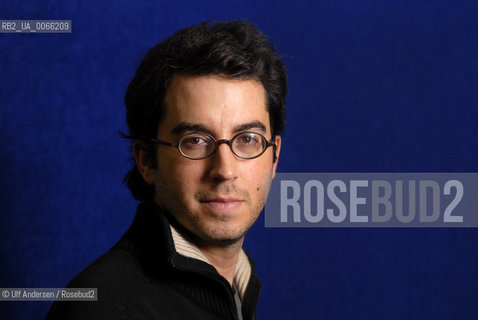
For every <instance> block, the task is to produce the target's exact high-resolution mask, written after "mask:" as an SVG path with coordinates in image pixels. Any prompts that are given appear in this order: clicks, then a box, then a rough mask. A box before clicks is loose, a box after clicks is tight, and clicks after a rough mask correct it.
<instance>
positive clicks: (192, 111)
mask: <svg viewBox="0 0 478 320" xmlns="http://www.w3.org/2000/svg"><path fill="white" fill-rule="evenodd" d="M165 106H166V112H165V115H164V117H163V119H162V120H161V123H160V126H159V130H160V131H168V130H171V129H172V128H173V127H174V126H176V125H177V124H179V123H183V122H185V123H193V124H194V123H197V124H201V125H204V126H206V127H207V128H208V129H209V130H211V131H213V132H216V133H217V134H226V133H228V132H229V131H230V130H232V128H234V127H237V126H240V125H242V124H245V123H250V122H253V121H259V122H261V123H263V124H264V126H265V127H266V129H267V130H266V131H267V132H269V131H270V124H269V122H270V119H269V112H268V111H267V107H266V95H265V90H264V87H263V85H262V84H261V83H260V82H259V81H256V80H235V79H229V78H224V77H220V76H215V75H210V76H176V77H175V78H173V79H172V81H171V82H170V86H169V88H168V90H167V92H166V96H165Z"/></svg>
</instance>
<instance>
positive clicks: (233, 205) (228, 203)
mask: <svg viewBox="0 0 478 320" xmlns="http://www.w3.org/2000/svg"><path fill="white" fill-rule="evenodd" d="M200 202H201V203H202V204H204V205H206V206H208V207H209V208H211V209H213V210H214V211H221V212H232V211H234V210H237V209H238V208H239V207H240V206H241V205H242V203H243V202H244V200H241V199H235V198H211V199H204V200H200Z"/></svg>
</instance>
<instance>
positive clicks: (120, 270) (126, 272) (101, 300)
mask: <svg viewBox="0 0 478 320" xmlns="http://www.w3.org/2000/svg"><path fill="white" fill-rule="evenodd" d="M149 283H150V280H149V279H148V276H147V274H146V273H145V272H144V270H143V267H142V265H141V263H140V261H139V260H138V259H137V258H136V257H135V256H134V255H133V254H132V253H131V252H128V251H126V250H124V249H121V248H117V247H113V248H112V249H111V250H109V251H108V252H107V253H105V254H104V255H102V256H101V257H99V258H98V259H97V260H96V261H94V262H93V263H91V264H90V265H89V266H88V267H87V268H86V269H84V270H83V271H82V272H80V273H79V274H78V275H77V276H76V277H74V278H73V279H72V280H71V281H70V282H69V283H68V285H67V288H96V289H97V301H91V302H84V301H83V302H81V301H73V302H71V301H57V302H55V303H54V304H53V306H52V308H51V310H50V312H49V313H48V315H47V319H111V320H112V319H126V318H127V314H128V312H129V310H128V309H129V305H130V304H131V303H132V301H133V300H134V299H135V298H136V297H137V296H138V293H140V292H145V291H146V292H147V291H148V286H149ZM133 303H134V302H133Z"/></svg>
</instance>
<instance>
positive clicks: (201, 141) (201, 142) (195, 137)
mask: <svg viewBox="0 0 478 320" xmlns="http://www.w3.org/2000/svg"><path fill="white" fill-rule="evenodd" d="M211 141H212V140H211V137H209V136H207V135H201V134H192V135H187V136H185V137H184V138H182V139H181V145H182V146H183V147H186V148H196V147H202V146H207V145H208V144H209V143H210V142H211Z"/></svg>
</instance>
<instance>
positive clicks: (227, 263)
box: [198, 238, 244, 287]
mask: <svg viewBox="0 0 478 320" xmlns="http://www.w3.org/2000/svg"><path fill="white" fill-rule="evenodd" d="M243 241H244V238H242V239H241V240H240V241H237V242H235V243H233V244H230V245H227V246H217V245H208V244H200V245H198V248H199V249H200V250H201V252H202V253H203V254H204V255H205V256H206V258H207V259H208V260H209V262H210V263H211V264H212V265H213V266H214V268H216V270H217V272H218V273H219V274H220V275H221V276H223V277H224V278H225V279H226V280H227V281H228V282H229V284H230V285H231V287H232V285H233V281H234V273H235V271H236V265H237V259H238V257H239V253H240V252H241V248H242V243H243Z"/></svg>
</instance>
